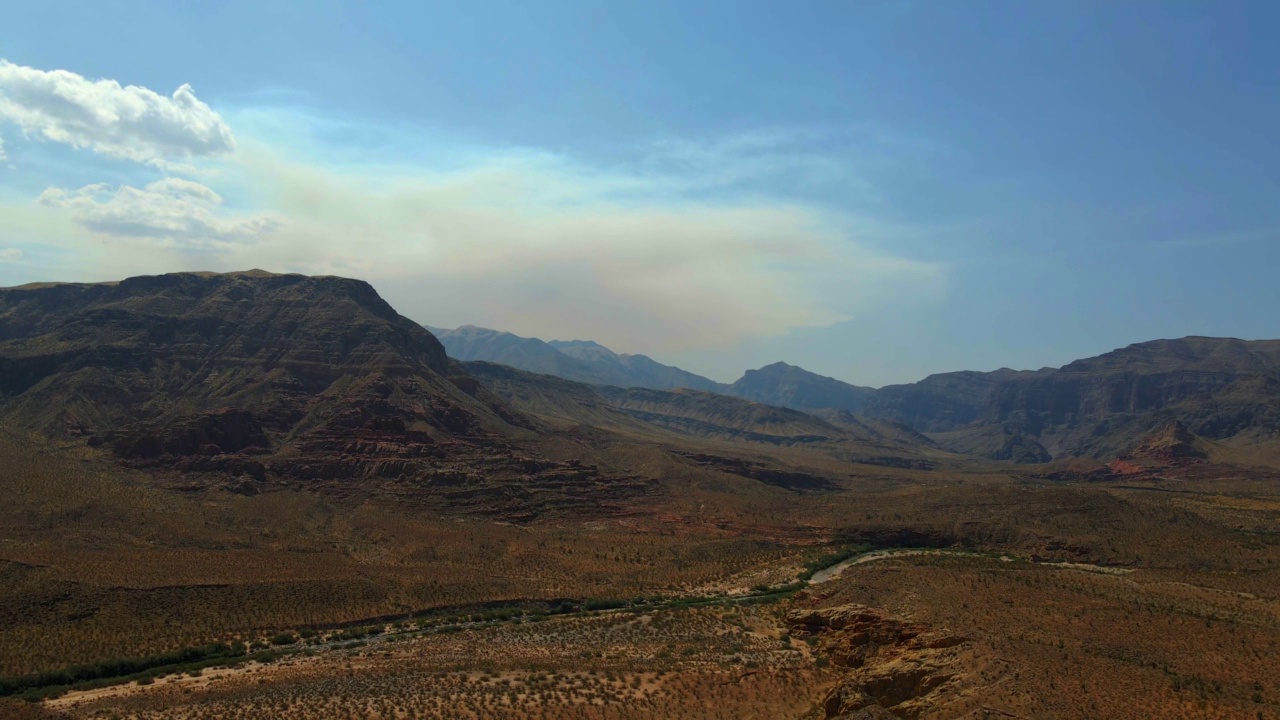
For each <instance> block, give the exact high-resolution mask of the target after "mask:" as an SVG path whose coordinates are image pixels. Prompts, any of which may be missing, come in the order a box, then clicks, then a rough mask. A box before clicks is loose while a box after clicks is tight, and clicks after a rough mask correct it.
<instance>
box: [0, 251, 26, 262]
mask: <svg viewBox="0 0 1280 720" xmlns="http://www.w3.org/2000/svg"><path fill="white" fill-rule="evenodd" d="M21 259H22V251H21V250H19V249H18V248H4V249H0V262H17V261H19V260H21Z"/></svg>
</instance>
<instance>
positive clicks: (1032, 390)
mask: <svg viewBox="0 0 1280 720" xmlns="http://www.w3.org/2000/svg"><path fill="white" fill-rule="evenodd" d="M434 332H435V333H436V334H437V337H439V338H440V339H441V341H442V342H443V343H444V346H445V348H446V351H447V352H448V353H449V354H450V355H451V356H454V357H457V358H459V359H462V360H482V361H487V362H495V363H501V364H506V365H510V366H512V367H516V368H520V369H523V370H528V371H531V372H537V373H544V374H550V375H556V376H558V377H562V378H566V379H570V380H575V381H579V382H585V383H592V384H600V385H613V386H618V387H624V388H627V387H630V388H649V389H653V390H670V389H675V388H690V389H696V390H702V391H706V392H711V393H717V394H721V395H727V396H731V397H737V398H742V399H745V400H750V401H753V402H759V403H763V404H766V405H773V406H778V407H785V408H790V409H794V410H801V411H804V412H808V413H814V414H817V415H819V416H822V417H824V418H829V417H831V413H834V412H843V413H846V414H847V416H848V417H861V418H863V419H874V420H884V421H891V422H894V423H899V424H901V425H903V426H906V427H908V428H910V429H913V430H915V431H918V432H920V433H923V434H924V435H927V436H928V439H930V440H932V441H934V442H936V443H938V444H939V445H941V446H942V447H944V448H947V449H949V450H951V451H954V452H958V453H963V454H967V455H975V456H979V457H984V458H988V459H993V460H1010V461H1014V462H1021V463H1041V462H1047V461H1049V460H1051V459H1055V458H1070V457H1096V458H1107V457H1114V456H1115V455H1117V454H1119V453H1121V452H1123V451H1124V450H1125V449H1127V448H1130V447H1132V446H1133V445H1134V443H1137V442H1139V441H1140V440H1141V438H1142V437H1143V436H1144V435H1146V434H1147V433H1149V432H1151V431H1152V430H1154V429H1155V428H1157V427H1159V426H1161V425H1162V424H1164V423H1167V422H1168V421H1170V420H1180V421H1182V422H1185V423H1186V424H1187V426H1188V428H1189V430H1190V431H1191V432H1193V433H1195V434H1197V435H1201V436H1204V437H1207V438H1212V439H1217V440H1235V441H1237V442H1239V443H1242V444H1252V443H1259V442H1261V443H1269V442H1271V441H1272V440H1274V439H1275V437H1276V435H1277V434H1278V433H1280V341H1270V340H1261V341H1245V340H1237V339H1234V338H1210V337H1187V338H1182V339H1177V340H1156V341H1151V342H1144V343H1138V344H1134V345H1130V346H1128V347H1125V348H1120V349H1117V350H1114V351H1112V352H1110V353H1106V354H1104V355H1101V356H1098V357H1094V358H1087V359H1082V360H1077V361H1075V362H1072V363H1069V364H1067V365H1065V366H1063V367H1061V368H1042V369H1040V370H1035V371H1026V370H1024V371H1019V370H1010V369H1008V368H1002V369H1000V370H996V371H992V372H974V371H961V372H950V373H941V374H937V375H931V376H929V377H927V378H925V379H923V380H921V381H919V382H916V383H909V384H902V385H890V386H886V387H883V388H879V389H875V388H869V387H862V386H857V385H852V384H849V383H845V382H842V381H840V380H836V379H834V378H830V377H825V376H821V375H818V374H816V373H812V372H809V371H807V370H804V369H803V368H799V367H796V366H793V365H788V364H786V363H782V362H778V363H774V364H771V365H767V366H765V367H762V368H760V369H758V370H748V371H746V372H745V373H744V374H743V376H742V377H741V378H740V379H739V380H737V381H736V382H734V383H732V384H724V383H717V382H715V381H712V380H710V379H708V378H705V377H702V376H700V375H696V374H693V373H690V372H687V371H685V370H681V369H680V368H676V367H672V366H669V365H663V364H661V363H658V362H656V361H654V360H652V359H650V358H648V357H646V356H644V355H621V354H617V353H614V352H612V351H610V350H609V349H607V348H605V347H603V346H601V345H599V344H597V343H594V342H590V341H572V342H560V341H551V342H544V341H541V340H537V339H533V338H520V337H517V336H515V335H512V334H510V333H503V332H499V331H495V330H487V329H483V328H476V327H471V326H466V327H462V328H458V329H457V330H434Z"/></svg>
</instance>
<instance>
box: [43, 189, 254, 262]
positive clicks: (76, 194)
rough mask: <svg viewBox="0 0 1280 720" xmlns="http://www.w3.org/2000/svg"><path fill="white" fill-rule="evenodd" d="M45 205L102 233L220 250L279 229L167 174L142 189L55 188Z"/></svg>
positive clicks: (44, 195) (48, 191) (44, 201)
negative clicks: (224, 208)
mask: <svg viewBox="0 0 1280 720" xmlns="http://www.w3.org/2000/svg"><path fill="white" fill-rule="evenodd" d="M39 202H40V204H41V205H44V206H46V207H51V208H59V209H63V210H65V211H67V212H69V213H70V215H71V218H72V219H73V220H75V222H77V223H78V224H80V225H81V226H83V227H84V228H86V229H88V230H90V231H92V232H94V233H98V234H100V235H109V236H113V237H121V238H140V239H150V240H154V241H156V242H158V243H160V244H163V245H168V246H176V247H182V248H208V249H216V248H219V247H225V246H227V245H231V244H235V243H244V242H251V241H255V240H258V239H260V238H261V237H263V236H264V235H266V234H268V233H270V232H272V231H273V230H275V229H276V228H277V227H279V221H278V220H276V219H275V218H273V217H270V216H267V215H250V216H236V215H230V214H227V213H224V212H221V211H220V206H221V205H222V197H221V196H219V195H218V194H217V193H216V192H214V191H213V190H211V189H209V188H208V187H206V186H204V185H201V184H200V183H196V182H191V181H189V180H183V179H180V178H166V179H164V180H159V181H157V182H153V183H151V184H150V185H147V186H146V187H145V188H142V189H138V188H134V187H130V186H128V185H123V186H120V187H119V188H116V189H114V190H113V189H112V188H111V187H109V186H107V185H102V184H99V185H88V186H85V187H82V188H80V189H78V190H64V189H61V188H49V189H48V190H45V191H44V192H43V193H42V194H41V195H40V199H39Z"/></svg>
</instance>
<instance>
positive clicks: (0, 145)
mask: <svg viewBox="0 0 1280 720" xmlns="http://www.w3.org/2000/svg"><path fill="white" fill-rule="evenodd" d="M8 159H9V156H8V155H5V154H4V138H2V137H0V160H8Z"/></svg>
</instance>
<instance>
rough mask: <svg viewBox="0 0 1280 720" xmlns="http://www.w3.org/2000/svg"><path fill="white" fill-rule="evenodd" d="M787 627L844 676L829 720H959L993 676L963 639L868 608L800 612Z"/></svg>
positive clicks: (829, 700)
mask: <svg viewBox="0 0 1280 720" xmlns="http://www.w3.org/2000/svg"><path fill="white" fill-rule="evenodd" d="M787 623H788V625H789V626H790V628H791V632H792V634H793V635H795V636H797V637H802V638H803V637H812V638H816V639H817V643H816V651H815V652H816V653H817V654H818V655H819V656H820V657H827V658H828V659H829V660H830V662H831V664H832V665H834V666H835V667H837V668H842V669H843V670H844V674H843V676H842V677H841V679H840V680H839V681H838V683H837V684H836V686H835V687H833V688H832V689H831V690H830V691H829V692H828V693H827V694H826V696H825V697H824V698H823V699H822V702H821V710H820V711H819V714H818V715H817V717H820V718H824V720H880V719H889V718H893V719H901V718H922V717H938V718H942V717H961V716H964V715H967V714H968V713H970V712H971V711H973V709H974V708H975V707H977V705H976V701H977V699H978V698H979V697H980V693H981V685H982V683H984V682H987V681H986V680H984V679H983V677H984V671H985V676H986V677H991V676H992V674H991V670H990V668H991V666H992V665H993V661H992V659H990V658H987V657H984V656H983V655H982V654H981V653H980V652H979V651H977V650H976V649H975V647H974V644H973V643H972V642H971V641H970V640H969V639H968V638H966V637H964V636H963V635H959V634H956V633H952V632H949V631H947V630H945V629H941V628H930V627H927V626H925V625H921V624H917V623H912V622H909V621H906V620H903V619H900V618H895V617H893V616H891V615H890V614H888V613H886V612H885V611H882V610H878V609H876V608H871V607H867V606H865V605H856V604H850V605H839V606H836V607H825V608H813V609H807V608H802V609H796V610H793V611H791V612H790V613H788V615H787ZM952 713H954V714H952Z"/></svg>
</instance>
